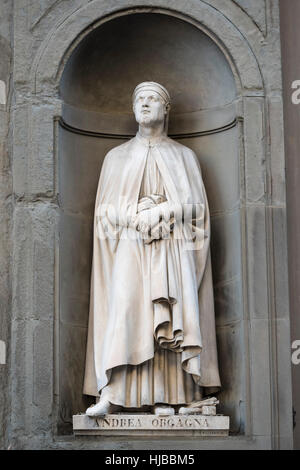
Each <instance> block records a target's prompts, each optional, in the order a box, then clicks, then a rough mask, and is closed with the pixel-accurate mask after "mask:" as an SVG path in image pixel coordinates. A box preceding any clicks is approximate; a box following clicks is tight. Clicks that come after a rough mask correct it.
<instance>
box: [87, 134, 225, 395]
mask: <svg viewBox="0 0 300 470" xmlns="http://www.w3.org/2000/svg"><path fill="white" fill-rule="evenodd" d="M149 152H151V158H153V159H154V160H155V163H156V165H157V168H158V170H159V173H160V175H161V178H162V182H163V187H164V192H165V197H166V200H167V204H168V206H169V207H170V208H171V209H172V211H173V212H174V214H175V218H176V219H177V220H179V218H180V214H182V212H183V208H187V207H190V206H191V205H199V207H202V208H204V210H202V211H200V213H199V214H200V215H199V214H198V220H197V224H195V226H193V237H191V236H190V233H189V231H187V230H186V229H185V228H183V229H181V228H180V229H179V232H180V233H181V236H178V233H179V232H177V236H176V237H175V236H174V233H175V231H174V233H173V234H172V235H171V237H170V238H169V239H164V240H157V241H154V242H152V243H150V244H145V242H144V240H143V239H142V237H141V236H140V235H139V234H138V233H137V232H136V231H135V230H134V229H133V228H130V226H129V227H128V223H129V221H130V218H131V217H134V216H135V215H136V213H137V207H138V201H139V195H140V189H141V184H142V179H143V175H144V170H145V165H146V161H147V157H148V155H149ZM179 225H180V224H179ZM175 226H176V223H175ZM116 227H117V230H116ZM195 235H196V236H195ZM209 242H210V220H209V209H208V204H207V198H206V194H205V189H204V185H203V181H202V177H201V170H200V166H199V163H198V159H197V157H196V155H195V154H194V152H193V151H192V150H190V149H189V148H187V147H185V146H183V145H181V144H179V143H177V142H175V141H173V140H171V139H169V138H168V137H167V136H162V137H160V138H157V139H154V140H153V139H152V140H151V141H149V140H148V139H145V138H143V137H141V136H140V135H139V134H137V136H136V137H135V138H133V139H131V140H130V141H128V142H126V143H125V144H122V145H120V146H118V147H116V148H114V149H112V150H111V151H110V152H109V153H108V154H107V155H106V157H105V159H104V162H103V166H102V170H101V175H100V179H99V185H98V191H97V196H96V204H95V217H94V249H93V266H92V276H91V295H90V315H89V327H88V343H87V353H86V369H85V378H84V391H83V392H84V394H87V395H94V396H98V395H99V393H100V392H101V390H102V389H103V388H104V387H105V386H106V385H107V384H109V382H110V379H111V377H112V372H113V371H114V370H115V371H116V370H118V369H119V368H120V366H129V365H132V366H136V365H140V364H143V363H145V362H146V361H151V360H152V359H153V358H154V355H155V349H156V348H157V346H158V347H160V348H163V349H166V350H169V351H173V353H174V354H180V356H177V357H180V362H181V366H182V369H183V371H184V372H185V373H187V374H190V375H191V377H192V378H193V381H194V383H195V384H197V385H199V386H202V387H207V388H208V389H215V388H218V387H220V378H219V371H218V362H217V349H216V332H215V317H214V302H213V288H212V276H211V261H210V250H209Z"/></svg>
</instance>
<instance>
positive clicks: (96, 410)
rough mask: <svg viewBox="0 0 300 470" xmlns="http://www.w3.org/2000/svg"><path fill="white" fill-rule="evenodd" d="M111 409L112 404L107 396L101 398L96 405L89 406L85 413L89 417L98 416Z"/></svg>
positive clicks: (105, 413) (108, 412) (109, 411)
mask: <svg viewBox="0 0 300 470" xmlns="http://www.w3.org/2000/svg"><path fill="white" fill-rule="evenodd" d="M112 411H113V405H112V404H111V403H110V401H109V400H108V398H101V399H100V400H99V401H98V403H96V405H92V406H90V407H89V408H88V409H87V410H86V412H85V414H86V415H87V416H90V417H91V418H99V417H102V416H105V415H107V414H110V413H111V412H112Z"/></svg>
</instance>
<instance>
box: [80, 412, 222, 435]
mask: <svg viewBox="0 0 300 470" xmlns="http://www.w3.org/2000/svg"><path fill="white" fill-rule="evenodd" d="M73 430H74V433H75V435H76V434H78V435H80V434H132V433H135V434H143V435H145V434H146V435H147V434H155V433H159V432H160V431H164V434H165V433H166V432H167V433H168V434H177V435H178V434H184V435H187V434H192V435H201V436H227V435H228V432H229V417H228V416H223V415H217V416H203V415H189V416H184V415H183V416H181V415H174V416H156V415H153V414H143V415H142V414H139V415H137V414H108V415H106V416H105V417H103V418H90V417H89V416H87V415H83V414H82V415H75V416H73Z"/></svg>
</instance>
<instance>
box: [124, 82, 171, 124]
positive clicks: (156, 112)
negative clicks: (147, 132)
mask: <svg viewBox="0 0 300 470" xmlns="http://www.w3.org/2000/svg"><path fill="white" fill-rule="evenodd" d="M132 101H133V112H134V114H135V119H136V121H137V122H138V124H139V125H140V126H143V127H154V126H157V125H160V124H161V123H164V130H165V131H167V123H168V114H169V110H170V95H169V93H168V91H167V90H166V88H165V87H163V86H162V85H160V84H159V83H156V82H143V83H140V84H139V85H137V87H136V88H135V90H134V92H133V95H132Z"/></svg>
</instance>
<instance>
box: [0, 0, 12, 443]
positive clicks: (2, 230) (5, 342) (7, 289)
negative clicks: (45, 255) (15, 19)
mask: <svg viewBox="0 0 300 470" xmlns="http://www.w3.org/2000/svg"><path fill="white" fill-rule="evenodd" d="M11 28H12V2H11V1H10V0H6V1H3V2H1V5H0V50H1V60H0V260H1V262H0V341H1V357H0V448H2V447H7V445H8V441H7V438H8V431H9V416H10V401H9V364H10V320H11V274H10V273H11V268H10V266H11V265H10V259H11V236H10V235H11V216H12V207H13V200H12V184H11V161H10V157H11V129H10V125H9V124H10V121H9V118H10V105H11V92H12V86H11V85H12V80H11V78H12V77H11V71H12V70H11V69H12V50H11V39H12V31H11Z"/></svg>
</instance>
